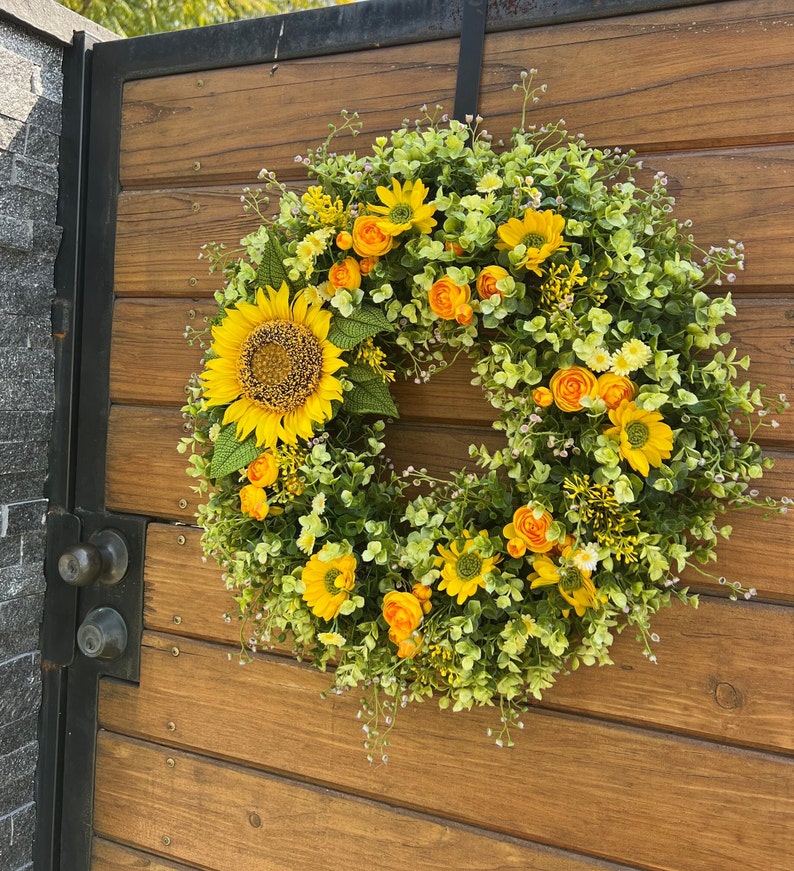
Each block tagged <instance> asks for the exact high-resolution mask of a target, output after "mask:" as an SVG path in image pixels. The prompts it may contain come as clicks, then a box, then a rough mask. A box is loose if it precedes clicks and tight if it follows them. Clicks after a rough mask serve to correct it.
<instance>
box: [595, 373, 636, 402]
mask: <svg viewBox="0 0 794 871" xmlns="http://www.w3.org/2000/svg"><path fill="white" fill-rule="evenodd" d="M598 395H599V396H600V397H601V398H602V399H603V400H604V402H605V403H606V405H607V408H617V407H618V406H619V405H620V403H621V402H623V400H624V399H628V400H632V399H634V397H635V396H636V395H637V385H636V384H635V383H634V382H633V381H631V380H630V379H629V378H626V376H625V375H615V374H614V373H613V372H604V374H603V375H599V377H598Z"/></svg>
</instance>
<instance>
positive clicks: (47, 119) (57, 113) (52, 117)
mask: <svg viewBox="0 0 794 871" xmlns="http://www.w3.org/2000/svg"><path fill="white" fill-rule="evenodd" d="M26 120H27V122H28V124H33V125H34V126H36V127H41V128H42V129H44V130H48V131H49V132H50V133H54V134H56V135H58V134H60V132H61V104H60V103H54V102H53V101H52V100H48V99H47V98H46V97H39V98H38V100H36V102H35V103H34V105H33V107H32V109H31V110H30V112H29V113H28V117H27V119H26Z"/></svg>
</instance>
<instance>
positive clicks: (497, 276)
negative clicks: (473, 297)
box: [477, 266, 510, 299]
mask: <svg viewBox="0 0 794 871" xmlns="http://www.w3.org/2000/svg"><path fill="white" fill-rule="evenodd" d="M509 274H510V273H509V272H508V271H507V270H506V269H504V268H503V267H501V266H486V267H485V268H484V269H483V271H482V272H481V273H480V274H479V275H478V276H477V293H478V294H479V295H480V299H489V298H490V297H492V296H494V295H495V294H497V293H498V294H500V295H501V293H502V291H501V290H499V289H498V288H497V286H496V282H497V281H501V280H502V279H503V278H507V276H508V275H509Z"/></svg>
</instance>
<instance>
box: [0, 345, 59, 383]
mask: <svg viewBox="0 0 794 871" xmlns="http://www.w3.org/2000/svg"><path fill="white" fill-rule="evenodd" d="M53 360H54V355H53V352H52V350H51V349H49V348H26V347H21V348H9V350H8V351H7V353H6V355H5V359H4V361H3V365H4V368H5V372H4V373H3V374H4V377H6V378H38V377H41V378H49V377H50V376H51V373H52V367H53Z"/></svg>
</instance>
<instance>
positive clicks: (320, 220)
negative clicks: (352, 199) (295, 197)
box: [301, 185, 347, 230]
mask: <svg viewBox="0 0 794 871" xmlns="http://www.w3.org/2000/svg"><path fill="white" fill-rule="evenodd" d="M301 200H302V201H303V205H304V207H305V209H306V212H307V213H308V223H309V224H310V225H311V226H315V227H333V228H334V229H336V230H344V228H345V226H346V224H347V213H346V212H345V206H344V203H343V202H342V200H341V199H339V197H336V198H335V199H331V197H330V196H329V195H328V194H326V193H324V192H323V189H322V188H321V187H320V186H319V185H312V186H311V187H310V188H309V189H308V190H307V191H306V193H305V194H304V195H303V196H302V197H301Z"/></svg>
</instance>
